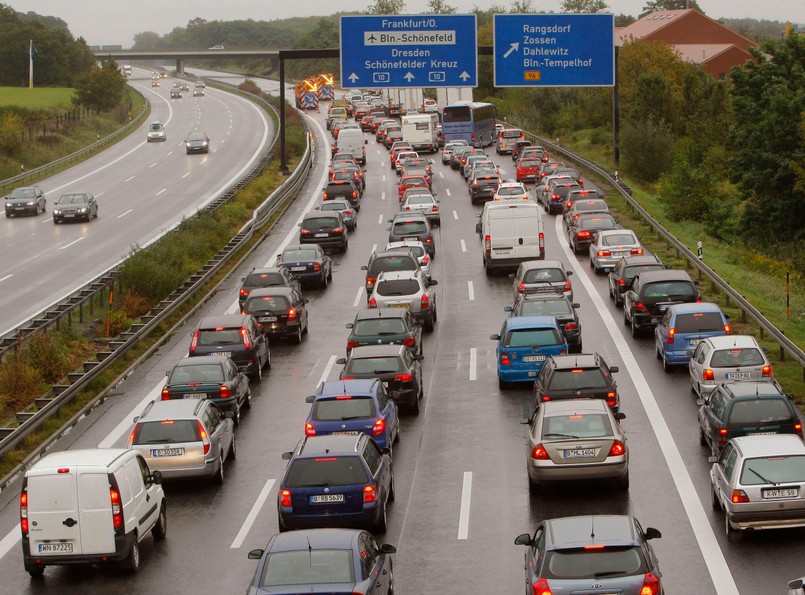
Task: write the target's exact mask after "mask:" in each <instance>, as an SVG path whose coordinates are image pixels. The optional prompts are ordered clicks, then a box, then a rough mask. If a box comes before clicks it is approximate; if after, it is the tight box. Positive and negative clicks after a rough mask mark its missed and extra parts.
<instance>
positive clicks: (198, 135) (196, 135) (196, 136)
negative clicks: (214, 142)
mask: <svg viewBox="0 0 805 595" xmlns="http://www.w3.org/2000/svg"><path fill="white" fill-rule="evenodd" d="M187 140H188V141H189V142H193V141H206V140H207V137H206V136H204V133H203V132H191V133H190V136H188V137H187Z"/></svg>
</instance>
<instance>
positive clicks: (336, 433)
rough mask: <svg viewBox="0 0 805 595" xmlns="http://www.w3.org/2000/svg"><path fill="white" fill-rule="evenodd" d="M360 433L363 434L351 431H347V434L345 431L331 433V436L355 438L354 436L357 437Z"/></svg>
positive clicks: (358, 431)
mask: <svg viewBox="0 0 805 595" xmlns="http://www.w3.org/2000/svg"><path fill="white" fill-rule="evenodd" d="M362 433H363V432H361V431H360V430H351V431H349V432H347V431H343V432H332V435H333V436H356V435H358V434H362Z"/></svg>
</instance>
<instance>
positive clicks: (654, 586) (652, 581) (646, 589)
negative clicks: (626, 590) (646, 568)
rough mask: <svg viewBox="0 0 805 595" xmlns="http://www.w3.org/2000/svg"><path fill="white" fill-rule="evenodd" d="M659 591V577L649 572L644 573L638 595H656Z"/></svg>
mask: <svg viewBox="0 0 805 595" xmlns="http://www.w3.org/2000/svg"><path fill="white" fill-rule="evenodd" d="M659 592H660V579H659V578H658V577H656V576H654V575H653V574H651V573H650V572H647V573H646V577H645V578H644V579H643V587H642V588H641V589H640V595H658V593H659Z"/></svg>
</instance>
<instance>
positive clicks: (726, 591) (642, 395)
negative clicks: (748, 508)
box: [555, 217, 738, 595]
mask: <svg viewBox="0 0 805 595" xmlns="http://www.w3.org/2000/svg"><path fill="white" fill-rule="evenodd" d="M561 221H562V220H561V218H560V217H557V218H556V219H555V228H556V235H557V237H558V238H559V244H560V245H561V246H562V250H563V251H564V252H565V256H566V257H567V261H568V262H569V263H570V266H571V268H573V269H575V272H576V279H577V280H578V281H580V282H581V283H582V285H584V288H585V289H586V290H587V293H588V294H589V296H590V299H591V300H592V302H593V306H594V307H595V309H596V310H598V313H599V314H600V315H601V320H602V322H603V323H604V326H605V327H606V329H607V332H608V333H609V335H610V337H612V341H613V342H614V344H615V347H616V349H617V350H618V353H619V354H620V356H621V358H622V359H623V363H624V365H625V366H626V368H627V369H628V370H629V376H631V378H632V382H633V383H634V385H635V391H636V392H637V396H638V397H639V399H640V402H641V403H642V405H643V409H645V411H646V415H647V416H648V419H649V423H651V428H652V430H653V431H654V435H655V436H656V437H657V443H658V444H659V445H660V450H661V451H662V454H663V457H664V458H665V462H666V464H667V465H668V470H669V471H670V473H671V479H673V481H674V485H675V486H676V490H677V493H678V494H679V499H680V500H681V501H682V506H683V507H684V509H685V513H686V514H687V516H688V521H689V522H690V526H691V529H692V530H693V534H694V536H695V537H696V541H697V543H698V544H699V550H700V551H701V552H702V557H703V558H704V563H705V564H706V565H707V570H708V571H709V573H710V578H711V579H712V581H713V586H714V587H715V590H716V593H719V595H721V594H723V595H738V587H737V586H736V585H735V579H734V578H733V576H732V573H731V572H730V569H729V565H728V564H727V560H726V559H725V558H724V553H723V552H722V551H721V547H720V546H719V545H718V540H717V539H716V536H715V533H713V528H712V527H711V526H710V519H708V518H707V514H706V513H705V512H704V506H702V503H701V501H700V500H699V496H698V494H697V493H696V488H695V487H694V486H693V480H692V479H691V477H690V474H689V473H688V470H687V467H685V462H684V460H683V459H682V455H681V454H680V452H679V448H677V445H676V442H675V441H674V437H673V435H672V434H671V429H670V428H669V427H668V424H667V423H666V421H665V417H663V414H662V411H660V407H659V405H658V404H657V399H656V398H655V397H654V393H653V392H652V390H651V387H650V386H649V383H648V381H647V380H646V377H645V376H644V375H643V372H642V370H641V369H640V366H639V364H638V363H637V360H636V359H635V357H634V354H633V353H632V351H631V349H630V348H629V345H628V344H627V342H626V339H625V338H624V335H623V334H622V333H621V332H620V331H618V332H616V330H615V329H618V328H619V327H618V325H617V324H616V323H615V319H614V318H613V316H612V313H611V312H610V311H609V309H608V308H607V307H606V304H604V301H603V299H602V298H601V296H600V295H598V292H597V291H596V290H595V287H594V286H593V283H592V281H590V278H589V277H588V275H587V272H586V271H584V267H582V266H581V265H580V263H579V262H578V260H577V259H576V257H575V254H573V253H572V251H571V250H570V246H569V244H568V243H567V238H565V234H564V231H563V229H562V225H561ZM577 264H578V265H579V266H576V265H577Z"/></svg>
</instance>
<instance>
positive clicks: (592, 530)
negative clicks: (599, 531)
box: [590, 515, 595, 541]
mask: <svg viewBox="0 0 805 595" xmlns="http://www.w3.org/2000/svg"><path fill="white" fill-rule="evenodd" d="M590 539H592V540H593V541H595V515H593V516H592V518H591V519H590Z"/></svg>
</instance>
